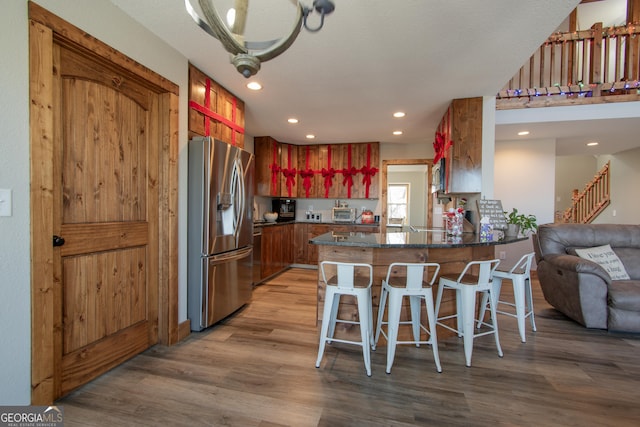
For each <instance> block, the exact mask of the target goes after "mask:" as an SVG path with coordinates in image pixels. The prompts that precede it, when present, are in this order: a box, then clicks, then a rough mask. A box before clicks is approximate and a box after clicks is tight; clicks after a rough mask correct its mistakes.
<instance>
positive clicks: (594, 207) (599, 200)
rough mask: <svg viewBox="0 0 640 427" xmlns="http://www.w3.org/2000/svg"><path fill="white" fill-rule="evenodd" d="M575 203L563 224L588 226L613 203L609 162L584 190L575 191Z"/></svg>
mask: <svg viewBox="0 0 640 427" xmlns="http://www.w3.org/2000/svg"><path fill="white" fill-rule="evenodd" d="M572 199H573V202H572V204H571V207H570V208H568V209H567V210H566V211H565V212H564V214H563V216H562V221H563V222H572V223H578V224H588V223H590V222H591V221H593V220H594V219H595V217H597V216H598V215H599V214H600V213H601V212H602V211H603V210H604V209H605V208H606V207H607V206H609V204H610V203H611V198H610V192H609V162H607V164H606V165H604V166H603V167H602V169H600V170H599V171H598V173H597V174H596V175H595V176H594V177H593V180H592V181H591V182H589V183H588V184H587V185H586V186H585V188H584V190H583V191H582V192H581V193H580V192H578V190H573V197H572Z"/></svg>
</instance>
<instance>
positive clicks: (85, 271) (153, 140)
mask: <svg viewBox="0 0 640 427" xmlns="http://www.w3.org/2000/svg"><path fill="white" fill-rule="evenodd" d="M53 58H54V59H53V68H54V70H56V71H57V72H56V73H54V87H55V90H54V109H55V114H57V115H58V116H59V120H57V121H56V132H55V147H54V168H53V170H54V205H53V219H54V224H53V225H54V232H55V233H56V235H58V236H60V237H62V238H63V239H64V244H62V245H61V246H59V247H57V248H56V249H54V271H55V272H56V277H57V278H59V280H60V287H59V301H58V304H56V312H55V313H54V315H55V316H60V317H59V320H60V325H61V328H60V329H59V333H58V334H57V336H56V342H58V343H59V344H58V345H57V346H56V347H57V348H59V354H57V355H56V356H57V357H60V380H59V383H60V394H61V395H64V394H66V393H67V392H69V391H70V390H72V389H74V388H75V387H77V386H79V385H81V384H84V383H85V382H87V381H88V380H90V379H92V378H94V377H96V376H97V375H99V374H101V373H103V372H105V371H106V370H108V369H111V368H112V367H114V366H115V365H117V364H118V363H121V362H122V361H123V360H126V359H127V358H129V357H131V356H133V355H135V354H137V353H139V352H141V351H143V350H145V349H147V348H148V347H149V346H151V345H153V344H155V343H156V342H157V341H158V286H157V284H158V277H157V275H158V268H157V254H158V240H157V238H154V233H153V232H151V233H150V230H153V229H154V228H156V225H157V223H158V209H157V206H158V187H157V185H156V182H157V180H158V160H157V159H158V137H157V134H155V135H154V133H155V132H157V131H156V130H157V129H158V123H157V120H158V111H157V110H158V102H159V101H158V95H157V94H155V93H153V92H152V91H150V90H149V89H147V88H145V87H144V85H143V82H139V81H136V80H137V79H133V78H131V76H129V75H127V73H126V72H125V71H124V70H120V69H118V68H117V67H114V66H113V65H110V64H104V63H101V61H99V60H98V59H97V58H93V57H90V56H87V55H86V53H85V52H82V51H80V50H77V49H71V48H68V47H66V46H62V45H59V44H54V55H53ZM60 243H61V242H60Z"/></svg>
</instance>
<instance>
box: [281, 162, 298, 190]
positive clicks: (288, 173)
mask: <svg viewBox="0 0 640 427" xmlns="http://www.w3.org/2000/svg"><path fill="white" fill-rule="evenodd" d="M282 175H284V177H285V178H286V179H287V180H286V184H287V191H288V192H289V197H291V187H292V186H294V185H296V168H293V169H282Z"/></svg>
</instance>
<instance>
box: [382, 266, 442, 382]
mask: <svg viewBox="0 0 640 427" xmlns="http://www.w3.org/2000/svg"><path fill="white" fill-rule="evenodd" d="M402 270H404V271H406V277H391V275H392V274H398V273H399V272H402ZM439 271H440V265H439V264H437V263H402V262H394V263H393V264H391V265H390V266H389V269H388V270H387V278H386V279H385V280H383V281H382V293H381V294H380V307H379V310H378V323H377V326H376V337H375V340H374V344H373V349H374V350H375V347H376V344H377V343H378V339H379V338H380V333H382V335H384V337H385V338H386V339H387V374H390V373H391V366H392V365H393V359H394V357H395V354H396V345H397V344H415V345H416V347H420V344H430V345H431V349H432V351H433V359H434V361H435V363H436V369H437V370H438V372H442V368H441V367H440V357H439V355H438V337H437V335H436V316H435V311H434V307H433V291H432V290H431V288H432V286H433V283H434V282H435V280H436V277H437V276H438V272H439ZM425 273H426V278H425ZM425 280H426V281H425ZM404 297H409V302H410V305H411V313H410V314H411V320H408V321H400V312H401V311H402V301H403V300H404ZM387 299H388V300H389V304H388V313H387V321H386V322H385V321H384V311H385V305H387ZM423 300H424V302H425V308H426V312H427V321H428V324H429V328H428V329H427V328H426V327H425V326H424V325H423V324H422V323H421V322H420V312H421V310H422V301H423ZM383 325H386V326H387V328H386V329H387V332H386V333H385V331H384V330H383ZM400 325H411V326H412V330H413V340H411V341H398V330H399V327H400ZM421 331H424V332H426V334H427V338H428V339H426V340H421V339H420V332H421Z"/></svg>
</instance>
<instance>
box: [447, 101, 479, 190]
mask: <svg viewBox="0 0 640 427" xmlns="http://www.w3.org/2000/svg"><path fill="white" fill-rule="evenodd" d="M482 111H483V103H482V98H481V97H477V98H465V99H454V100H453V101H452V102H451V105H450V106H449V108H448V109H447V111H446V113H445V115H444V117H443V119H442V121H441V122H440V125H439V127H438V132H440V133H442V134H443V135H444V138H445V140H446V141H451V144H450V145H449V146H448V149H447V150H446V154H445V156H444V162H445V173H446V174H447V178H446V179H445V180H444V181H445V182H444V183H443V184H442V185H443V189H444V191H445V192H446V193H479V192H480V191H482Z"/></svg>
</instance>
